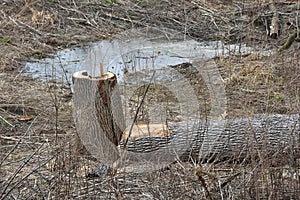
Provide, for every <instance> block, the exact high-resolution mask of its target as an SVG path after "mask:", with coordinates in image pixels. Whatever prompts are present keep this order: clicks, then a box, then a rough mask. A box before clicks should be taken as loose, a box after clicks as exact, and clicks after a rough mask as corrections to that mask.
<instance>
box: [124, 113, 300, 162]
mask: <svg viewBox="0 0 300 200" xmlns="http://www.w3.org/2000/svg"><path fill="white" fill-rule="evenodd" d="M169 126H170V130H171V131H172V133H171V134H170V135H168V136H166V137H141V138H132V139H130V140H129V143H128V144H127V151H128V152H134V153H131V154H130V153H129V156H128V157H129V159H132V160H147V161H151V162H155V161H157V160H168V159H170V160H169V161H171V159H172V158H173V159H174V158H180V159H181V160H188V159H190V158H193V159H194V160H198V161H207V160H224V159H229V158H234V159H239V160H242V159H244V158H245V157H246V156H247V154H249V152H250V150H253V151H251V152H257V151H266V152H268V153H270V152H275V151H278V150H280V149H282V148H285V147H287V146H290V147H295V148H299V140H300V118H299V115H298V114H295V115H279V114H277V115H259V116H255V117H251V118H239V119H231V120H215V121H214V120H212V121H209V122H203V121H190V122H179V123H174V124H169ZM170 150H171V151H170Z"/></svg>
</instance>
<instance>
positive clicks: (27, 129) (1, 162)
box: [0, 117, 37, 167]
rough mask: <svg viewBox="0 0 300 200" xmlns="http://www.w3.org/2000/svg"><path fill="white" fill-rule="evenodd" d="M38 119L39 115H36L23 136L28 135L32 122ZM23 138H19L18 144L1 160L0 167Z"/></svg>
mask: <svg viewBox="0 0 300 200" xmlns="http://www.w3.org/2000/svg"><path fill="white" fill-rule="evenodd" d="M36 119H37V117H35V118H34V119H33V120H32V122H31V123H30V125H29V127H28V128H27V130H26V132H25V133H24V135H23V136H22V138H24V137H25V136H26V135H27V133H28V132H29V130H30V128H31V126H32V124H33V123H34V122H35V120H36ZM22 138H20V139H19V141H18V142H17V143H16V145H15V146H14V147H13V148H12V149H11V150H10V151H9V152H8V153H7V154H6V156H4V158H3V159H2V160H1V162H0V167H1V165H2V164H3V162H4V161H5V160H6V159H7V158H8V156H9V155H10V154H11V153H12V152H13V151H14V150H15V149H16V148H17V147H18V145H19V144H20V143H21V141H22Z"/></svg>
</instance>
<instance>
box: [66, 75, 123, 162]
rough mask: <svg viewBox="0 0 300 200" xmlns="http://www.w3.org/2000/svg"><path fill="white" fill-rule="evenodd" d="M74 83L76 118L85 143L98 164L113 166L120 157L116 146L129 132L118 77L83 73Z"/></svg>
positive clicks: (79, 132)
mask: <svg viewBox="0 0 300 200" xmlns="http://www.w3.org/2000/svg"><path fill="white" fill-rule="evenodd" d="M72 79H73V89H74V96H73V103H74V112H73V114H74V119H75V125H76V129H77V133H78V135H79V137H80V139H81V142H82V143H83V145H84V146H85V147H86V149H87V150H88V151H89V152H90V153H91V154H92V156H94V157H95V158H96V159H97V160H101V161H103V162H106V163H108V164H112V162H113V161H114V160H116V159H117V158H118V157H119V152H118V150H117V148H116V146H117V145H118V144H119V141H120V140H121V137H122V133H123V130H124V129H125V122H124V117H123V109H122V104H121V99H120V94H119V90H118V85H117V79H116V75H115V74H113V73H110V72H107V73H105V74H103V76H101V77H90V76H88V74H87V72H85V71H80V72H76V73H74V74H73V75H72Z"/></svg>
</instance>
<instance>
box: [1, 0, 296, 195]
mask: <svg viewBox="0 0 300 200" xmlns="http://www.w3.org/2000/svg"><path fill="white" fill-rule="evenodd" d="M224 2H225V1H224ZM278 8H279V10H280V12H282V13H283V14H282V15H281V27H282V33H281V35H280V37H279V38H278V39H277V40H275V39H271V38H269V37H267V35H266V30H265V29H266V23H267V22H269V21H270V19H271V17H272V13H270V12H269V10H268V9H269V7H268V4H267V3H263V2H259V1H256V2H253V1H248V2H247V1H226V3H222V1H218V0H214V1H210V2H208V1H201V0H197V1H191V2H185V1H179V0H176V1H160V2H159V3H157V2H156V3H153V1H151V0H130V1H117V3H114V4H111V3H104V1H103V2H102V3H99V1H83V0H82V1H76V3H75V1H56V0H54V1H41V0H37V1H30V0H28V1H17V0H15V1H4V2H1V5H0V13H1V15H0V27H1V28H0V39H1V42H0V47H1V51H0V56H1V60H0V88H1V96H0V116H1V118H0V144H1V146H0V199H42V198H45V199H50V198H51V199H52V198H53V199H88V198H90V199H95V198H97V199H98V198H103V199H110V198H112V199H297V198H299V196H300V180H299V179H300V156H299V155H300V152H299V137H300V136H299V132H296V133H295V135H296V141H291V143H290V144H288V146H278V148H277V151H276V152H275V153H274V154H272V155H270V154H269V153H268V150H267V149H263V148H261V149H257V148H253V149H250V151H249V152H248V154H247V159H245V160H244V161H242V162H237V161H235V159H232V160H226V161H222V162H219V163H194V164H193V163H186V162H184V163H182V162H176V163H173V164H172V165H170V166H169V167H167V168H165V169H162V170H159V171H155V172H151V173H142V174H135V173H126V172H110V173H108V175H107V176H103V177H95V178H91V177H89V176H88V174H89V172H90V168H93V167H94V166H95V165H97V163H96V162H95V161H92V160H90V159H88V156H85V155H84V154H81V149H80V148H78V144H77V143H76V139H75V135H76V130H75V127H74V123H73V119H72V106H71V104H70V102H71V97H72V95H71V93H70V91H69V90H68V89H65V88H61V87H59V86H57V85H55V84H53V85H47V84H42V83H38V82H35V81H33V80H31V79H30V78H24V77H21V76H20V75H19V73H18V71H17V69H18V67H20V66H22V65H23V64H24V61H26V60H28V59H29V58H30V57H36V58H42V57H45V56H46V55H47V53H49V52H52V51H55V50H58V49H62V48H67V47H73V46H80V45H84V44H85V43H87V42H90V41H97V40H102V39H105V38H109V37H111V36H113V35H115V34H116V33H119V32H121V31H124V30H127V29H129V28H136V27H148V26H150V27H156V28H161V29H163V28H169V29H174V30H177V31H180V32H181V33H182V34H186V35H187V36H189V37H191V38H194V39H196V40H199V41H208V40H223V41H226V42H241V43H247V44H249V45H252V46H253V47H255V48H257V49H260V48H262V47H264V48H270V49H272V48H275V49H276V48H277V47H278V46H280V45H282V44H283V43H284V41H285V39H286V38H287V37H288V34H289V33H290V32H292V31H294V30H295V29H296V27H295V16H296V11H289V10H290V7H289V6H288V4H287V3H286V2H285V3H280V4H278ZM297 45H299V44H298V43H295V44H293V46H292V47H291V48H290V49H288V50H286V51H283V52H277V53H275V54H274V55H273V56H271V57H269V56H260V55H257V54H255V53H253V54H250V55H247V56H240V55H238V54H234V55H231V56H229V57H227V58H216V62H217V63H218V65H219V69H220V71H221V73H222V77H223V79H224V80H225V84H226V92H227V95H228V99H229V102H228V118H235V117H241V116H252V115H255V114H260V113H281V114H292V113H299V111H300V98H299V93H300V77H299V76H300V66H299V63H300V58H299V52H298V51H299V46H297ZM297 140H298V141H297ZM254 146H255V145H254Z"/></svg>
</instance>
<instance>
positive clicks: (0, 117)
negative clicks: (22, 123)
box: [0, 116, 15, 128]
mask: <svg viewBox="0 0 300 200" xmlns="http://www.w3.org/2000/svg"><path fill="white" fill-rule="evenodd" d="M0 119H1V120H2V121H4V122H5V123H7V124H8V125H10V126H11V127H13V128H14V127H15V126H14V125H12V124H11V123H9V122H8V121H7V120H6V119H4V118H3V117H2V116H0Z"/></svg>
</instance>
